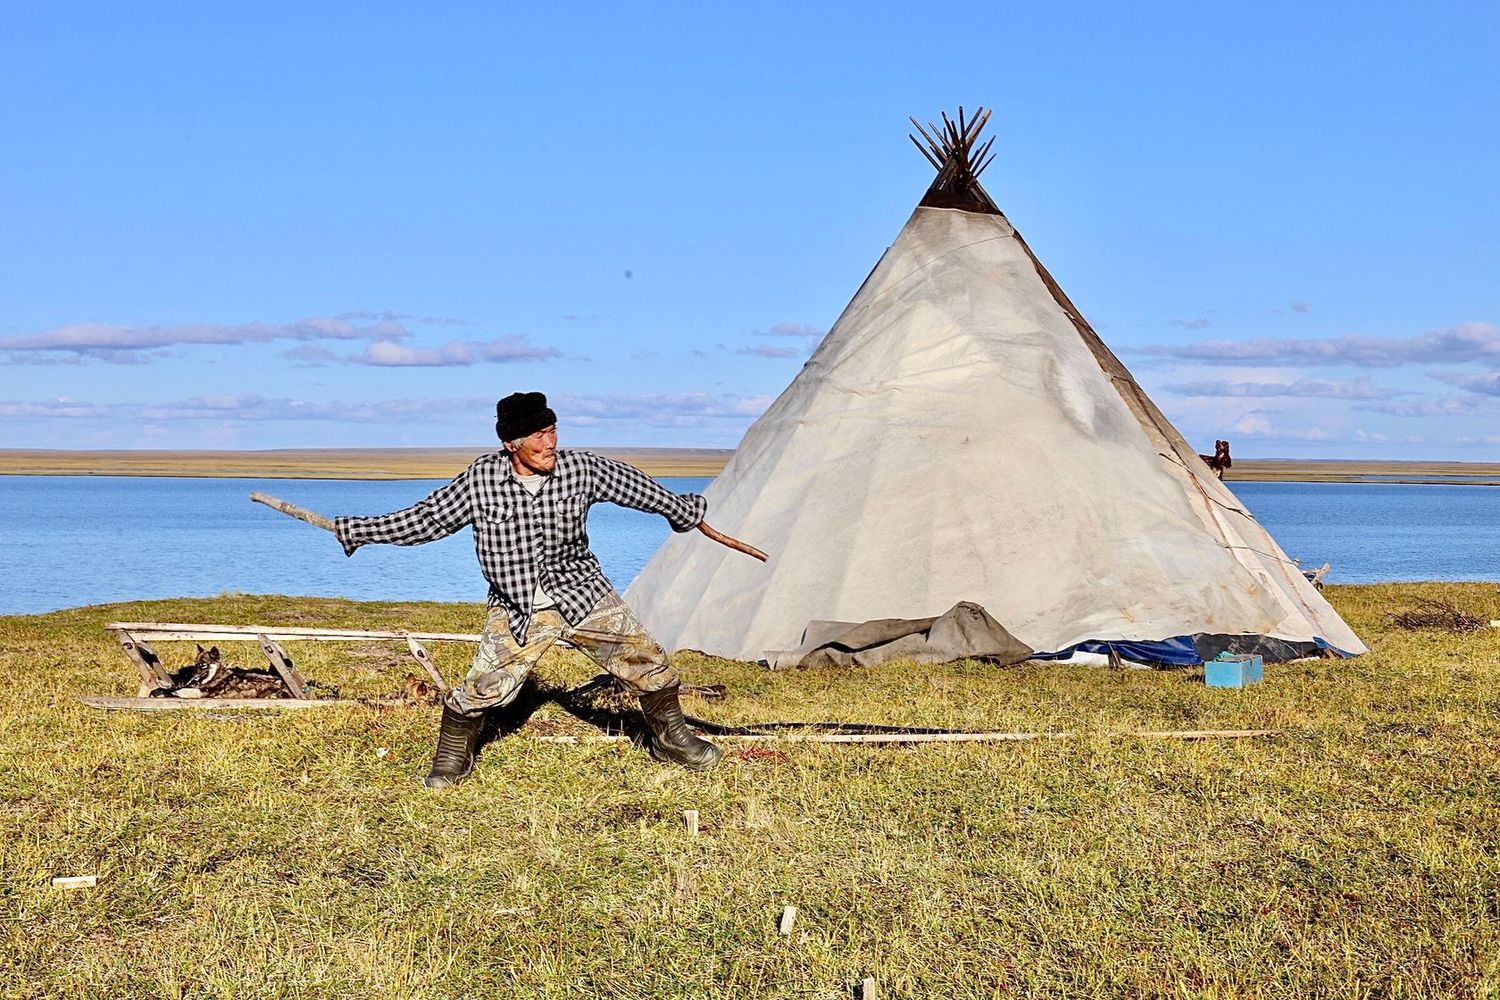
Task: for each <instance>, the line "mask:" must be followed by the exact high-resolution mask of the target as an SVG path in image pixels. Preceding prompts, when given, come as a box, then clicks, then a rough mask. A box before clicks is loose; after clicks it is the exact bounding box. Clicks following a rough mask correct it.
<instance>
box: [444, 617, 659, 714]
mask: <svg viewBox="0 0 1500 1000" xmlns="http://www.w3.org/2000/svg"><path fill="white" fill-rule="evenodd" d="M557 642H567V643H569V644H570V645H572V646H573V647H574V648H575V649H577V650H579V651H580V652H582V653H584V654H585V655H586V656H588V658H589V659H591V660H593V661H594V662H595V663H597V664H599V666H601V667H603V668H604V669H605V670H607V671H609V672H610V673H611V674H614V675H615V676H616V677H618V678H619V679H620V680H622V681H624V682H625V685H626V686H627V687H629V688H631V689H632V690H633V691H635V692H637V693H639V694H646V693H648V692H651V691H659V690H661V689H662V688H665V687H671V686H672V685H673V684H676V683H677V671H676V670H674V669H672V664H671V663H669V662H668V661H667V652H666V650H664V649H662V648H661V644H660V643H658V642H657V641H656V640H655V639H653V638H651V636H650V635H648V634H647V633H646V629H645V628H644V627H643V626H642V625H641V623H640V620H639V619H637V618H636V616H635V612H633V611H631V610H630V608H628V607H626V605H625V602H624V601H622V600H620V595H619V594H617V593H615V591H613V590H611V591H610V592H609V593H607V594H605V595H604V596H603V597H601V598H599V603H598V604H595V605H594V608H593V610H592V611H590V612H589V613H588V615H587V616H586V617H585V618H584V619H583V621H581V622H579V623H578V624H577V625H569V624H568V623H567V622H566V621H564V620H563V617H562V615H560V614H558V613H557V610H556V609H555V608H549V609H547V610H546V611H538V612H537V613H536V615H535V616H534V617H533V618H532V620H531V628H530V630H529V631H528V633H527V635H526V643H525V645H522V644H521V643H518V642H516V640H515V638H514V637H513V636H512V635H511V634H510V624H509V621H508V620H507V618H506V614H505V611H504V609H502V608H490V610H489V614H488V615H487V616H486V617H485V622H484V635H483V636H482V637H481V638H480V640H479V652H478V653H476V654H474V662H473V664H472V665H471V666H470V667H469V672H468V674H467V675H466V676H465V677H464V682H463V684H461V685H460V686H458V687H456V688H454V689H453V691H452V693H451V694H449V695H448V706H449V707H450V708H452V709H453V710H454V711H455V712H458V713H460V714H462V715H473V714H476V713H478V712H483V711H484V710H485V709H489V708H499V707H500V706H501V705H506V704H509V703H510V702H511V700H512V699H514V698H515V696H516V695H517V694H519V693H520V691H521V684H522V682H524V681H525V680H526V676H527V675H528V674H530V673H531V668H533V667H535V666H536V664H537V661H538V660H540V659H541V658H542V654H543V653H545V652H546V651H547V650H549V649H551V648H552V646H553V644H554V643H557Z"/></svg>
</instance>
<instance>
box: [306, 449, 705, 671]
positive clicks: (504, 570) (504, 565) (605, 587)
mask: <svg viewBox="0 0 1500 1000" xmlns="http://www.w3.org/2000/svg"><path fill="white" fill-rule="evenodd" d="M600 501H607V502H609V503H616V504H619V505H620V506H622V507H632V508H634V509H636V510H643V511H646V512H647V513H651V514H660V515H662V516H663V517H665V518H666V519H667V521H668V522H669V523H670V524H671V525H672V530H674V531H689V530H691V529H692V528H695V527H697V526H698V524H699V523H700V522H702V520H703V516H704V514H705V513H706V512H707V510H708V502H707V501H706V500H704V499H703V498H702V497H701V496H698V495H697V494H686V495H679V494H676V493H672V492H670V491H668V490H666V489H663V488H662V487H661V486H660V485H659V484H658V483H657V482H656V481H655V480H653V479H652V478H651V477H650V476H647V475H646V474H645V473H644V472H642V471H640V470H639V469H637V468H635V467H633V466H629V465H626V464H625V463H623V462H616V461H612V460H611V459H608V458H604V457H603V456H601V455H595V454H593V453H592V452H587V451H563V450H559V451H558V453H557V467H556V468H555V469H553V470H552V473H551V474H550V475H548V476H547V477H546V479H544V480H543V481H542V488H541V489H540V490H539V491H538V492H537V494H536V496H532V495H531V494H530V493H529V492H527V490H526V487H524V486H522V485H521V483H520V481H519V480H517V479H516V477H515V474H514V473H513V472H512V471H511V464H510V456H509V455H508V454H506V453H505V452H503V451H499V452H495V453H493V454H490V455H485V456H483V457H481V458H479V459H477V460H476V461H475V462H474V464H473V465H471V466H469V467H468V468H467V469H465V470H464V471H463V472H461V473H459V474H458V475H457V476H455V477H454V478H453V481H452V482H450V483H449V484H448V485H447V486H444V487H442V488H441V489H439V490H437V491H436V492H435V493H433V494H432V495H431V496H430V497H428V498H427V499H426V500H422V501H419V502H418V503H415V504H413V505H412V506H410V507H408V508H406V509H405V510H398V511H396V512H394V513H392V514H382V515H380V516H379V517H339V518H335V519H334V522H333V526H334V534H335V535H337V536H338V540H339V542H340V543H342V544H343V546H344V552H345V553H347V554H348V555H351V556H352V555H353V554H354V550H355V549H357V548H359V547H360V546H361V545H369V544H371V543H375V542H386V543H389V544H392V545H420V544H422V543H423V542H430V541H433V540H434V539H438V538H443V537H446V536H448V535H451V534H453V533H454V532H455V531H458V530H459V529H461V528H466V527H468V526H470V525H473V527H474V551H475V553H476V554H477V555H478V556H479V566H480V568H481V569H482V570H483V571H484V578H485V579H486V580H488V581H489V584H490V596H489V601H490V604H491V605H492V606H495V605H498V606H500V607H503V608H504V609H505V611H506V614H507V616H508V617H509V619H510V630H511V634H512V635H514V636H515V638H516V641H517V642H524V641H525V639H526V631H527V629H528V628H529V627H530V626H531V601H532V597H533V595H534V594H535V593H536V588H537V584H538V583H540V584H541V585H542V587H543V589H545V590H546V592H547V593H548V594H549V595H551V597H552V598H553V599H554V600H555V601H557V607H558V610H559V611H560V612H561V613H562V615H563V617H564V618H566V619H567V620H568V621H569V622H574V623H576V622H578V621H581V620H582V619H583V617H584V616H585V615H587V614H588V613H589V611H590V609H592V608H593V606H594V605H595V603H597V602H598V600H599V598H601V597H603V596H604V595H605V594H606V593H608V592H609V590H610V583H609V581H608V580H606V579H605V578H604V573H603V571H602V570H601V569H600V568H599V560H598V559H596V558H595V557H594V554H593V553H592V552H590V551H589V536H588V513H589V507H590V506H591V505H592V504H595V503H598V502H600Z"/></svg>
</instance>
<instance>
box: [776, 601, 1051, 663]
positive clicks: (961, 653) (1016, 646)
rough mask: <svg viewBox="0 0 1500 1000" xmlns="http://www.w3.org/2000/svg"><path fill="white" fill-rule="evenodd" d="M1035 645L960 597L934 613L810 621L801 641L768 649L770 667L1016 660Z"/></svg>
mask: <svg viewBox="0 0 1500 1000" xmlns="http://www.w3.org/2000/svg"><path fill="white" fill-rule="evenodd" d="M1033 652H1034V650H1033V649H1032V648H1031V647H1030V646H1028V645H1026V644H1025V643H1023V642H1021V641H1020V640H1018V639H1017V638H1016V637H1015V636H1013V635H1011V634H1010V633H1009V632H1007V631H1005V626H1003V625H1001V624H1000V623H999V622H997V621H995V619H993V618H991V617H990V615H989V613H988V612H986V611H985V610H984V608H981V607H980V606H979V605H977V604H971V603H969V602H968V601H960V602H958V603H957V604H955V605H954V606H953V607H952V608H949V609H948V612H947V613H946V614H942V615H939V616H937V617H936V618H880V619H877V620H875V621H868V622H809V623H808V625H807V632H806V634H805V635H803V637H802V645H800V646H798V647H797V648H796V649H792V650H787V651H785V652H772V653H768V654H767V656H766V658H767V661H768V662H769V664H770V666H771V668H772V669H773V670H780V669H784V668H786V667H869V666H874V665H875V664H877V663H883V662H885V661H886V660H897V659H900V660H915V661H916V662H917V663H948V662H951V661H953V660H962V659H976V660H988V661H990V662H992V663H996V664H999V665H1001V666H1009V665H1010V664H1012V663H1020V662H1021V661H1022V660H1025V659H1028V658H1029V657H1030V656H1031V654H1032V653H1033Z"/></svg>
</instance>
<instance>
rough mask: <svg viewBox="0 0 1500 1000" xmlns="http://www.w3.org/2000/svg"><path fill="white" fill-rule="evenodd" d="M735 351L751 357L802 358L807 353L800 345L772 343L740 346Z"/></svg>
mask: <svg viewBox="0 0 1500 1000" xmlns="http://www.w3.org/2000/svg"><path fill="white" fill-rule="evenodd" d="M734 353H736V354H743V355H745V356H746V357H751V358H801V357H805V356H806V355H807V352H806V351H804V350H803V349H801V348H799V347H776V346H775V345H772V344H754V345H752V346H750V347H740V348H737V349H736V350H735V352H734Z"/></svg>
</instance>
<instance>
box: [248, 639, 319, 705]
mask: <svg viewBox="0 0 1500 1000" xmlns="http://www.w3.org/2000/svg"><path fill="white" fill-rule="evenodd" d="M256 638H257V639H259V640H260V648H261V649H262V650H264V651H265V654H266V659H268V660H270V661H271V668H272V669H273V670H275V671H276V673H277V674H278V675H280V677H281V681H282V683H283V684H285V685H286V687H287V690H288V691H290V692H292V697H293V698H299V699H305V698H306V697H307V688H306V687H305V686H304V685H303V683H302V675H301V674H299V673H297V668H296V666H295V665H293V663H292V658H291V657H290V656H288V655H286V650H284V649H282V648H281V646H280V644H279V643H277V642H276V640H275V639H272V638H271V637H269V636H267V635H265V634H261V635H258V636H256Z"/></svg>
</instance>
